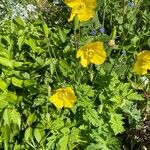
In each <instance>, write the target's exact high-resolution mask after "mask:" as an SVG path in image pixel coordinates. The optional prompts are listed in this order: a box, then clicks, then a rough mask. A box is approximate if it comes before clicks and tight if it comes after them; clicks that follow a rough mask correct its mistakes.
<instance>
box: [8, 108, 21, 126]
mask: <svg viewBox="0 0 150 150" xmlns="http://www.w3.org/2000/svg"><path fill="white" fill-rule="evenodd" d="M10 116H11V121H12V122H13V123H14V124H16V125H18V127H19V128H20V125H21V116H20V113H19V112H17V111H16V110H15V109H13V110H12V111H11V115H10Z"/></svg>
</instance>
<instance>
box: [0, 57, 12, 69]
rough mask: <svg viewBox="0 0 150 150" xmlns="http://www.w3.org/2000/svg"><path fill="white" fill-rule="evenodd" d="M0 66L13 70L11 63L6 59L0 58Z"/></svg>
mask: <svg viewBox="0 0 150 150" xmlns="http://www.w3.org/2000/svg"><path fill="white" fill-rule="evenodd" d="M0 65H3V66H5V67H9V68H10V69H13V63H12V61H11V60H9V59H8V58H4V57H1V56H0Z"/></svg>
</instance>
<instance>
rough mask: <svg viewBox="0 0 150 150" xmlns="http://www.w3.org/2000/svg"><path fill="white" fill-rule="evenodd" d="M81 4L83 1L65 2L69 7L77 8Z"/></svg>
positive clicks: (69, 0)
mask: <svg viewBox="0 0 150 150" xmlns="http://www.w3.org/2000/svg"><path fill="white" fill-rule="evenodd" d="M80 3H81V0H65V4H66V5H67V6H69V7H72V8H73V7H76V6H78V5H79V4H80Z"/></svg>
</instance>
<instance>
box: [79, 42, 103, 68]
mask: <svg viewBox="0 0 150 150" xmlns="http://www.w3.org/2000/svg"><path fill="white" fill-rule="evenodd" d="M76 57H77V58H79V57H81V61H80V62H81V65H82V66H83V67H87V66H88V65H89V64H90V63H94V64H96V65H100V64H102V63H104V61H105V60H106V52H105V50H104V47H103V43H102V42H93V43H87V44H86V45H84V46H83V47H81V48H80V49H79V50H78V51H77V55H76Z"/></svg>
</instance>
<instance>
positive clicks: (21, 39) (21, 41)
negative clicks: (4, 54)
mask: <svg viewBox="0 0 150 150" xmlns="http://www.w3.org/2000/svg"><path fill="white" fill-rule="evenodd" d="M24 42H25V36H24V35H23V36H20V37H19V38H18V43H17V45H18V46H19V49H21V47H22V45H23V44H24Z"/></svg>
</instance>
